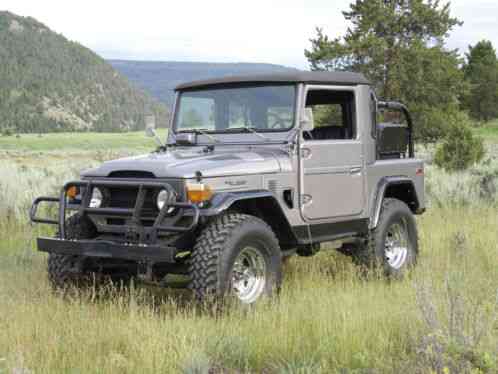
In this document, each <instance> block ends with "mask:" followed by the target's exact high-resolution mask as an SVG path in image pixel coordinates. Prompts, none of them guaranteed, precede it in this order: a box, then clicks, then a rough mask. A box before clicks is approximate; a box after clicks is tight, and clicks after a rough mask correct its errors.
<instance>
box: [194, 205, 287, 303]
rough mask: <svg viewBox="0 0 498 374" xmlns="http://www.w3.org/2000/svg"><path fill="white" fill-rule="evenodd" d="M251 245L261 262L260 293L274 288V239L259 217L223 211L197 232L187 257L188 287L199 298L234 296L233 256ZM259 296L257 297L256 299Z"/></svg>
mask: <svg viewBox="0 0 498 374" xmlns="http://www.w3.org/2000/svg"><path fill="white" fill-rule="evenodd" d="M247 246H251V247H254V248H256V249H257V250H258V251H259V253H260V254H261V255H262V257H263V258H264V262H265V269H266V271H265V278H266V281H265V285H264V289H263V291H262V293H261V296H266V297H269V296H272V295H273V294H274V293H276V292H278V291H279V289H280V285H281V282H282V259H281V253H280V247H279V244H278V240H277V238H276V236H275V234H274V233H273V231H272V229H271V228H270V226H268V225H267V224H266V223H265V222H264V221H263V220H261V219H259V218H257V217H254V216H250V215H246V214H239V213H227V214H224V215H222V216H220V217H217V218H215V219H214V220H213V221H211V222H210V223H209V224H208V225H207V226H206V227H205V228H204V229H203V230H202V232H201V233H200V235H199V237H198V238H197V241H196V244H195V246H194V249H193V252H192V257H191V259H190V261H189V274H190V277H191V281H190V284H189V288H190V289H191V290H192V291H193V293H194V295H195V297H196V298H197V299H198V300H200V301H221V300H227V299H231V296H234V299H235V300H237V298H236V296H235V292H233V291H232V280H231V279H232V271H233V266H234V262H235V260H236V258H237V256H238V255H239V254H240V253H241V252H242V251H243V250H244V248H247ZM260 298H261V297H258V300H259V299H260Z"/></svg>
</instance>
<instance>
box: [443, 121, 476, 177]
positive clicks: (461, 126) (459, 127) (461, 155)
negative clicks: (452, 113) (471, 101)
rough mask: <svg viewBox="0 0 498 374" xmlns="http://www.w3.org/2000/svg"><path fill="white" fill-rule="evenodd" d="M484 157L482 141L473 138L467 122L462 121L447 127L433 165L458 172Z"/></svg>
mask: <svg viewBox="0 0 498 374" xmlns="http://www.w3.org/2000/svg"><path fill="white" fill-rule="evenodd" d="M463 118H465V116H463ZM484 155H485V150H484V144H483V142H482V139H481V138H479V137H476V136H474V134H473V133H472V129H471V127H470V125H469V121H468V120H463V121H461V122H459V123H458V122H457V123H454V124H452V125H451V126H450V127H449V129H448V132H447V133H446V136H445V139H444V141H443V143H442V144H441V145H440V146H439V147H438V148H437V150H436V154H435V156H434V163H435V164H436V165H437V166H439V167H440V168H443V169H445V170H446V171H460V170H465V169H468V168H469V167H470V166H472V165H474V164H476V163H477V162H479V161H481V160H482V159H483V157H484Z"/></svg>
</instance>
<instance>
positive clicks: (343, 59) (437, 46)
mask: <svg viewBox="0 0 498 374" xmlns="http://www.w3.org/2000/svg"><path fill="white" fill-rule="evenodd" d="M343 15H344V17H345V19H346V20H347V21H349V22H350V24H351V26H350V27H349V28H348V30H347V32H346V34H345V35H344V37H342V38H335V39H331V38H329V37H328V36H327V35H325V34H324V32H323V30H321V29H317V35H316V37H315V38H313V39H311V49H310V50H306V51H305V56H306V57H307V59H308V61H309V62H310V65H311V68H312V69H313V70H349V71H356V72H361V73H364V74H365V75H366V76H367V77H368V78H369V79H370V80H371V81H372V83H373V84H374V86H375V89H376V91H377V93H378V95H379V96H380V97H382V98H384V99H387V100H390V99H393V100H400V101H402V102H404V103H405V104H407V105H408V106H409V107H410V109H411V111H412V113H413V115H414V118H415V120H416V122H417V127H416V135H417V137H418V138H419V140H422V141H435V140H437V139H440V138H441V137H442V136H443V135H444V133H445V126H446V122H447V118H446V116H447V115H451V113H454V112H455V111H457V110H458V105H459V101H458V93H461V92H464V91H465V90H466V85H465V83H464V82H463V73H462V72H461V70H460V68H459V65H460V64H461V62H462V61H461V60H460V58H459V56H458V55H457V53H456V52H455V51H449V50H447V49H446V48H445V40H446V38H447V36H448V33H449V32H450V31H451V30H452V29H453V28H454V27H456V26H459V25H461V22H460V21H459V20H458V19H456V18H453V17H451V15H450V8H449V4H446V5H442V6H441V4H440V2H439V1H432V0H356V1H355V2H354V3H353V4H351V5H350V9H349V11H346V12H343Z"/></svg>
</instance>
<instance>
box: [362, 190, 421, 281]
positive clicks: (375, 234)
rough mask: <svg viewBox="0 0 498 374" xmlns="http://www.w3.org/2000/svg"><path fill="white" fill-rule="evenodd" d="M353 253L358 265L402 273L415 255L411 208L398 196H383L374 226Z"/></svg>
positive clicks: (416, 247)
mask: <svg viewBox="0 0 498 374" xmlns="http://www.w3.org/2000/svg"><path fill="white" fill-rule="evenodd" d="M352 255H353V259H354V260H355V262H356V263H358V264H360V265H363V266H366V267H368V268H373V267H380V268H381V269H383V272H384V274H385V275H387V276H390V277H401V276H402V275H403V274H404V273H405V272H406V271H407V270H408V269H410V268H411V267H413V266H414V265H415V264H416V262H417V255H418V235H417V226H416V222H415V217H414V216H413V213H412V211H411V210H410V208H408V206H407V205H406V204H405V203H404V202H402V201H400V200H397V199H391V198H388V199H385V200H384V201H383V203H382V210H381V215H380V218H379V222H378V225H377V227H376V228H375V229H374V230H372V231H371V232H370V234H369V236H368V238H367V240H366V243H365V244H364V245H363V246H361V247H360V248H358V249H357V250H356V251H353V253H352Z"/></svg>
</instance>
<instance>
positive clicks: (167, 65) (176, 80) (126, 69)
mask: <svg viewBox="0 0 498 374" xmlns="http://www.w3.org/2000/svg"><path fill="white" fill-rule="evenodd" d="M108 62H109V63H110V64H111V65H112V66H113V67H114V68H115V69H116V70H118V71H119V72H121V73H122V74H123V75H124V76H125V77H127V78H128V79H129V80H130V81H132V82H133V83H135V84H136V85H137V86H138V87H140V88H142V89H144V90H147V91H148V92H150V93H151V94H152V95H153V96H154V97H155V98H157V99H159V100H161V101H162V102H164V103H166V104H167V105H169V106H171V105H172V104H173V97H174V94H173V89H174V88H175V87H176V86H177V85H178V84H180V83H184V82H188V81H193V80H198V79H207V78H213V77H220V76H226V75H235V74H258V73H260V74H264V73H283V72H287V71H292V70H295V69H292V68H288V67H285V66H281V65H273V64H254V63H213V62H175V61H125V60H109V61H108Z"/></svg>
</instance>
